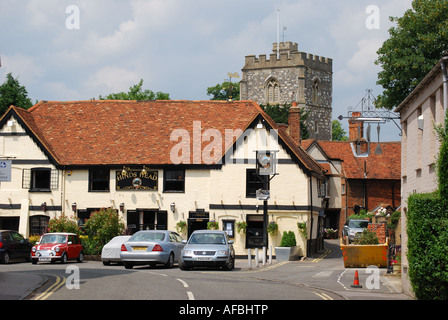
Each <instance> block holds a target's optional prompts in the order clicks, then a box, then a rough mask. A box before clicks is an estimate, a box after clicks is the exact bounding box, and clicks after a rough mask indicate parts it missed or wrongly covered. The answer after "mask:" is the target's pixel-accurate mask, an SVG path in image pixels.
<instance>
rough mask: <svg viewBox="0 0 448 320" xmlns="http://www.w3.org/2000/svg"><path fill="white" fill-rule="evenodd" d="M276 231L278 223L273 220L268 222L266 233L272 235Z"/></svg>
mask: <svg viewBox="0 0 448 320" xmlns="http://www.w3.org/2000/svg"><path fill="white" fill-rule="evenodd" d="M277 232H278V224H277V223H276V222H275V221H271V222H269V224H268V233H269V234H270V235H271V236H273V235H275V234H277Z"/></svg>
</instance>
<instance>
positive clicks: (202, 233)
mask: <svg viewBox="0 0 448 320" xmlns="http://www.w3.org/2000/svg"><path fill="white" fill-rule="evenodd" d="M184 243H185V244H186V246H185V247H184V249H183V250H182V256H181V259H180V261H179V268H180V269H182V270H188V269H190V268H193V267H222V268H223V269H224V270H232V269H233V268H234V267H235V250H234V249H233V245H232V244H233V241H232V240H229V239H228V237H227V233H226V232H224V231H216V230H196V231H194V232H193V233H192V234H191V236H190V239H189V240H188V242H186V241H184Z"/></svg>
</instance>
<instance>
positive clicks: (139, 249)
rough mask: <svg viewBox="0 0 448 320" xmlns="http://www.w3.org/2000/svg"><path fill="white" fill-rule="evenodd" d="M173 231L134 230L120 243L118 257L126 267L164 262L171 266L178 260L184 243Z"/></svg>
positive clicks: (168, 266) (166, 265)
mask: <svg viewBox="0 0 448 320" xmlns="http://www.w3.org/2000/svg"><path fill="white" fill-rule="evenodd" d="M182 240H183V239H182V237H181V236H180V235H178V234H177V233H176V232H173V231H165V230H146V231H138V232H136V233H135V234H134V235H133V236H132V237H131V238H130V239H129V240H128V241H126V242H125V243H123V244H122V245H121V252H120V258H121V261H123V264H124V267H125V268H126V269H132V267H134V265H145V264H147V265H150V266H154V265H156V264H164V265H165V267H167V268H171V267H172V266H173V264H174V263H175V262H177V261H178V259H179V257H180V255H181V251H182V248H183V247H184V244H183V243H182Z"/></svg>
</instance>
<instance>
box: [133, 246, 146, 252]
mask: <svg viewBox="0 0 448 320" xmlns="http://www.w3.org/2000/svg"><path fill="white" fill-rule="evenodd" d="M146 249H148V247H132V250H133V251H146Z"/></svg>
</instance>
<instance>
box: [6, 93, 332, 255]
mask: <svg viewBox="0 0 448 320" xmlns="http://www.w3.org/2000/svg"><path fill="white" fill-rule="evenodd" d="M289 122H290V123H289V127H288V130H287V131H288V132H286V131H285V130H283V129H279V130H277V128H278V126H277V125H276V124H275V123H274V122H273V121H272V119H271V118H270V117H269V116H268V115H267V114H266V113H265V112H264V111H263V110H262V109H261V108H260V107H259V106H258V105H257V104H256V103H255V102H253V101H234V102H227V101H176V100H171V101H114V100H100V101H98V100H89V101H72V102H58V101H54V102H50V101H41V102H39V103H37V104H36V105H35V106H33V107H32V108H30V109H29V110H24V109H21V108H17V107H15V106H11V107H10V108H9V109H8V111H7V112H6V113H5V114H4V115H3V117H2V118H1V119H0V136H1V137H0V150H1V153H0V158H1V159H2V160H5V162H6V163H10V168H9V170H10V172H9V176H8V175H6V176H5V177H3V176H2V182H0V229H13V230H18V231H19V232H20V233H22V234H23V235H24V236H26V237H29V236H30V235H33V234H41V233H42V232H44V231H45V229H46V226H47V224H48V221H49V219H51V218H53V217H57V216H59V215H61V214H65V215H66V216H75V217H76V218H77V219H78V221H79V223H80V224H82V223H83V221H84V220H85V219H88V218H89V216H90V214H91V213H92V212H94V211H96V210H98V209H101V208H106V207H107V208H109V207H110V208H113V209H115V210H116V212H117V214H118V215H119V216H120V217H121V219H122V220H123V222H124V223H125V225H126V227H127V229H128V231H129V232H131V233H133V232H136V231H138V230H147V229H149V230H153V229H158V230H165V229H169V230H176V226H177V225H178V224H179V223H181V222H182V223H185V225H186V228H184V229H183V230H182V232H181V236H182V237H183V238H184V239H186V238H187V237H188V236H189V235H190V234H191V233H192V232H193V231H194V230H197V229H205V228H207V223H208V222H211V221H213V222H217V226H218V228H219V229H220V230H225V231H226V232H227V233H228V235H229V237H230V238H231V239H232V240H234V242H235V244H234V247H235V250H236V254H237V255H245V254H247V250H246V249H247V248H256V247H261V246H262V245H263V242H264V238H263V200H261V199H260V198H259V197H257V191H258V192H259V191H260V189H267V190H265V191H266V192H267V193H268V194H269V200H268V201H267V203H268V208H267V209H268V213H267V214H268V216H267V217H268V221H269V222H275V223H276V224H277V225H278V232H277V233H275V234H269V239H268V243H269V245H272V246H273V247H275V246H278V245H279V244H280V240H281V236H282V233H283V231H289V230H292V231H294V232H295V234H296V239H297V245H298V246H299V248H300V251H301V252H300V253H301V255H303V256H305V255H309V254H311V253H312V252H314V251H316V249H318V246H319V243H320V240H321V239H320V238H319V236H318V230H319V225H320V224H321V220H322V215H321V214H319V213H320V212H322V210H321V206H322V203H323V196H322V193H321V192H320V190H321V189H322V188H321V186H322V185H324V184H325V179H326V178H325V176H324V175H323V173H322V167H320V166H319V164H318V163H317V162H316V161H315V160H314V159H313V158H312V157H311V156H310V155H309V154H308V153H307V152H306V151H305V150H304V149H302V147H300V145H299V143H300V130H299V129H300V127H299V122H300V115H299V110H298V107H297V106H296V104H293V107H292V108H291V110H290V119H289ZM260 152H261V153H263V152H264V153H266V154H275V157H276V167H275V172H272V173H273V174H272V175H270V176H269V178H268V179H267V180H266V181H268V182H267V183H266V184H265V183H264V180H263V179H260V176H259V175H258V174H257V166H256V155H257V154H260ZM6 169H8V168H6ZM318 189H319V190H318ZM266 192H265V193H266ZM242 222H245V223H246V224H247V228H246V230H245V232H244V231H240V232H238V228H237V226H238V225H240V224H241V223H242ZM298 223H306V227H307V232H306V235H303V233H300V232H299V230H298V227H297V224H298Z"/></svg>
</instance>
